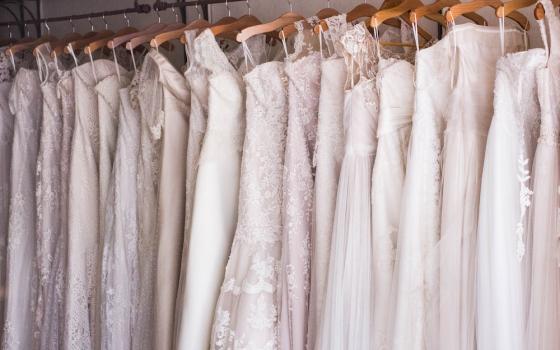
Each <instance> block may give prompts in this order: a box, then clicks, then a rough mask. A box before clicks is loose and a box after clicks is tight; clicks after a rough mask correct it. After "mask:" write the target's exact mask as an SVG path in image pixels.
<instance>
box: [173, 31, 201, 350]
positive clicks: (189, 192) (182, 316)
mask: <svg viewBox="0 0 560 350" xmlns="http://www.w3.org/2000/svg"><path fill="white" fill-rule="evenodd" d="M197 35H198V30H188V31H186V32H185V38H186V43H185V51H186V54H187V62H188V64H189V66H188V68H187V70H186V71H185V79H186V80H187V84H188V85H189V87H190V90H191V111H190V115H189V136H188V140H187V159H186V190H185V193H186V196H185V198H186V200H185V231H184V237H183V244H182V246H183V248H182V256H181V275H180V277H179V288H178V290H177V304H176V307H175V332H176V334H175V338H176V340H175V341H176V347H177V348H178V349H186V348H188V344H192V343H193V342H194V340H192V338H191V335H190V334H191V331H192V330H193V327H192V325H193V323H195V322H194V321H192V320H190V319H189V315H192V314H191V313H189V310H188V307H187V304H186V303H185V298H186V294H187V290H188V289H189V288H196V286H190V285H189V286H187V285H186V282H187V280H186V274H187V260H188V251H189V241H190V239H189V238H190V236H189V235H190V228H191V218H192V211H193V204H194V191H195V187H196V175H197V172H198V161H199V159H200V151H201V149H202V142H203V140H204V134H205V132H206V123H207V119H208V71H207V70H206V69H205V68H204V67H203V66H202V65H201V63H200V62H198V61H196V55H195V54H194V50H195V48H194V40H195V38H196V36H197ZM195 317H196V316H195Z"/></svg>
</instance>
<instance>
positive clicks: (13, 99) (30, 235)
mask: <svg viewBox="0 0 560 350" xmlns="http://www.w3.org/2000/svg"><path fill="white" fill-rule="evenodd" d="M42 104H43V99H42V95H41V88H40V80H39V75H38V72H37V71H36V70H31V69H27V68H23V67H21V68H19V70H18V72H17V75H16V77H15V80H14V82H13V85H12V88H11V90H10V97H9V106H10V111H11V113H12V114H13V115H14V136H13V144H12V156H11V172H10V175H11V177H10V179H11V180H10V217H9V223H8V239H7V240H8V249H7V254H6V266H5V267H6V290H5V293H6V303H5V307H4V312H5V313H4V316H5V318H4V324H3V328H4V332H3V334H2V349H6V350H12V349H13V350H19V349H34V348H35V347H37V341H38V339H37V337H36V335H35V334H34V332H33V330H34V326H33V325H34V322H35V306H36V304H37V293H38V277H39V276H38V271H37V265H36V264H37V261H36V228H37V227H36V219H37V218H36V197H35V190H36V188H35V185H36V169H37V155H38V152H39V138H40V133H41V132H40V126H41V119H42V114H43V113H42Z"/></svg>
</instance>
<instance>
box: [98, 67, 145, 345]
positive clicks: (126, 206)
mask: <svg viewBox="0 0 560 350" xmlns="http://www.w3.org/2000/svg"><path fill="white" fill-rule="evenodd" d="M121 79H123V80H122V81H121V84H123V85H124V83H125V79H124V78H123V77H121ZM126 80H128V79H126ZM137 82H138V81H137V78H135V79H134V80H133V83H131V85H130V86H129V87H128V88H121V89H120V90H119V97H116V98H120V107H119V112H118V119H119V120H118V125H119V128H118V136H117V144H116V149H115V151H116V152H115V160H114V164H113V172H112V175H111V182H110V185H109V192H108V194H107V202H106V208H105V210H106V215H105V220H106V222H105V232H103V234H104V236H105V238H104V239H103V243H104V246H103V253H102V260H101V264H102V266H101V289H102V291H103V293H102V295H101V300H100V303H101V325H102V327H101V341H100V344H101V349H133V343H132V339H133V337H134V336H135V332H136V329H137V323H136V321H137V312H138V310H137V305H138V290H139V280H140V278H141V276H140V274H139V269H138V264H139V262H138V261H139V259H141V258H142V256H141V255H139V251H138V211H137V198H138V196H137V182H136V180H137V175H136V174H137V169H138V157H137V155H138V152H139V149H140V111H139V108H138V100H137V96H136V95H135V92H136V89H137ZM131 95H132V96H131Z"/></svg>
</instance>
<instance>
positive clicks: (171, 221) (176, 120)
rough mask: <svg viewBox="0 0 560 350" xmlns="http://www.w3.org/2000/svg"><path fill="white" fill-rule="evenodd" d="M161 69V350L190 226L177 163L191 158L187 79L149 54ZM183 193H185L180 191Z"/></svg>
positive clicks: (168, 335) (169, 338)
mask: <svg viewBox="0 0 560 350" xmlns="http://www.w3.org/2000/svg"><path fill="white" fill-rule="evenodd" d="M146 59H147V60H150V59H151V60H153V61H154V64H156V65H157V69H158V71H159V75H158V86H159V89H160V91H159V92H156V93H160V94H161V96H162V101H161V109H160V110H159V111H158V112H159V114H158V119H159V120H160V121H159V123H160V124H159V127H160V130H159V131H158V132H159V133H160V135H161V155H160V157H161V158H160V162H161V163H160V169H159V191H158V199H157V202H155V203H154V205H156V206H157V210H158V212H157V237H158V243H157V263H156V266H157V270H156V271H157V273H156V281H155V282H156V286H157V288H156V291H155V310H156V314H155V330H156V333H155V337H154V345H153V346H155V347H157V348H158V349H171V348H172V347H173V341H174V340H173V335H174V328H173V324H174V320H175V301H176V299H177V286H178V283H179V273H180V269H181V260H180V259H181V245H180V244H178V242H181V239H182V238H183V234H184V224H185V191H184V188H185V183H186V173H185V172H186V169H185V166H184V164H181V162H178V161H177V160H184V159H186V158H187V136H188V115H189V105H190V104H189V100H188V98H189V89H188V87H187V84H186V81H185V78H184V76H183V75H181V74H180V73H179V72H178V71H177V70H176V69H175V67H173V65H172V64H171V63H170V62H169V61H168V60H167V58H165V56H163V55H161V54H160V53H158V52H156V51H155V50H153V51H150V52H149V53H148V56H147V57H146ZM177 189H181V191H177Z"/></svg>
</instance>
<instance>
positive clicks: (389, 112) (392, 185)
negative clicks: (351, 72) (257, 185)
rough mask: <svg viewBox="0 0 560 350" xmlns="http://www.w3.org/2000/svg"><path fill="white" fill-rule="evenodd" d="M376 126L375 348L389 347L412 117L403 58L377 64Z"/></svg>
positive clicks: (409, 74) (409, 70) (409, 72)
mask: <svg viewBox="0 0 560 350" xmlns="http://www.w3.org/2000/svg"><path fill="white" fill-rule="evenodd" d="M378 65H379V66H378V73H377V91H379V126H378V129H377V144H378V145H377V153H376V158H375V164H374V167H373V173H372V188H371V198H372V215H371V220H372V234H373V242H372V244H373V281H372V288H373V295H374V299H373V303H374V313H373V327H374V328H373V337H374V343H373V344H374V345H373V348H374V349H380V350H382V349H389V348H390V346H391V339H392V337H391V333H390V330H391V328H392V327H391V326H390V322H392V320H393V318H392V309H391V305H392V304H391V303H392V301H393V296H392V295H391V288H392V283H393V269H394V263H395V251H396V248H397V236H398V232H399V215H400V208H401V193H402V189H403V186H404V178H405V174H406V157H407V154H408V143H409V140H410V130H411V128H412V114H413V113H414V85H413V84H414V81H413V80H414V66H413V65H411V64H410V63H408V62H407V61H405V60H400V59H381V60H380V61H379V63H378Z"/></svg>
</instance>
